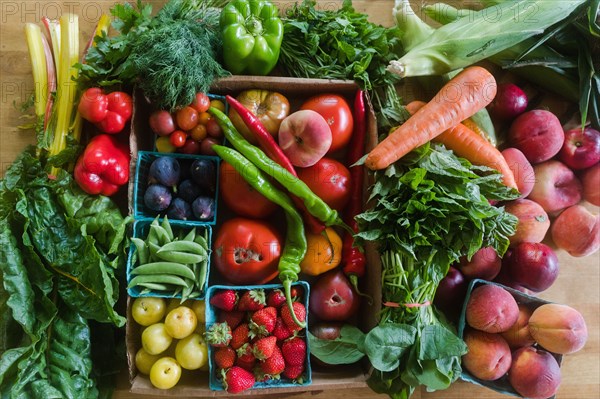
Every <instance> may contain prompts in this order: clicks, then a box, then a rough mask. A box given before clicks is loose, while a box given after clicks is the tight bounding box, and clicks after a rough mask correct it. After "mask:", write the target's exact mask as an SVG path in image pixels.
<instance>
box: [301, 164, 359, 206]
mask: <svg viewBox="0 0 600 399" xmlns="http://www.w3.org/2000/svg"><path fill="white" fill-rule="evenodd" d="M297 173H298V177H299V178H300V180H302V181H303V182H304V183H306V185H307V186H308V187H309V188H310V189H311V190H312V191H313V192H314V193H315V194H316V195H317V196H319V197H320V198H321V199H322V200H323V201H325V203H326V204H327V205H329V206H330V207H332V208H333V209H335V210H337V211H342V210H343V209H344V206H346V204H347V203H348V200H349V199H350V185H351V179H350V171H349V170H348V168H346V167H345V166H344V164H342V163H341V162H338V161H336V160H335V159H331V158H327V157H324V158H321V159H320V160H319V161H318V162H317V163H316V164H314V165H313V166H309V167H307V168H298V170H297Z"/></svg>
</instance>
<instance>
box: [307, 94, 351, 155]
mask: <svg viewBox="0 0 600 399" xmlns="http://www.w3.org/2000/svg"><path fill="white" fill-rule="evenodd" d="M300 109H310V110H313V111H316V112H318V113H319V114H321V116H322V117H323V118H325V120H326V121H327V123H328V124H329V127H330V128H331V136H332V139H333V140H332V142H331V148H329V152H330V153H331V152H333V151H336V150H339V149H340V148H343V147H344V146H346V145H347V144H348V142H349V141H350V137H351V136H352V129H353V128H354V120H353V119H352V110H351V109H350V106H349V105H348V102H346V100H345V99H344V98H343V97H341V96H338V95H337V94H318V95H316V96H314V97H311V98H309V99H308V100H306V101H305V102H304V104H302V106H301V107H300Z"/></svg>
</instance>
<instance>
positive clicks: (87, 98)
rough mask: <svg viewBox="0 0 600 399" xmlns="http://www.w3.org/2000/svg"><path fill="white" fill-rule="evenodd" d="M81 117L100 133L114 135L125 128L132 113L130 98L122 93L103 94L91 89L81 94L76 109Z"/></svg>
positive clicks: (93, 88) (100, 90) (96, 89)
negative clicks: (93, 125)
mask: <svg viewBox="0 0 600 399" xmlns="http://www.w3.org/2000/svg"><path fill="white" fill-rule="evenodd" d="M77 110H78V111H79V114H81V117H82V118H83V119H85V120H87V121H89V122H91V123H94V124H95V125H96V126H97V127H98V128H99V129H100V130H101V131H102V132H104V133H110V134H115V133H119V132H120V131H122V130H123V129H124V128H125V124H126V123H127V122H128V121H129V118H131V113H132V112H133V100H132V99H131V96H130V95H129V94H127V93H124V92H122V91H115V92H112V93H110V94H104V92H103V91H102V89H100V88H98V87H92V88H89V89H87V90H86V91H85V92H83V95H82V96H81V99H80V100H79V106H78V107H77Z"/></svg>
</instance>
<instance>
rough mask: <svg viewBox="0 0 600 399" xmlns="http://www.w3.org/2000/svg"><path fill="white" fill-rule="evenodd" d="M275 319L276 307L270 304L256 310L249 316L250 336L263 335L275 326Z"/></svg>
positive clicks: (267, 333)
mask: <svg viewBox="0 0 600 399" xmlns="http://www.w3.org/2000/svg"><path fill="white" fill-rule="evenodd" d="M276 320H277V309H275V308H274V307H272V306H267V307H266V308H262V309H260V310H257V311H256V312H254V313H253V314H252V317H251V318H250V336H251V337H265V336H267V335H269V334H270V333H271V331H273V329H274V328H275V321H276Z"/></svg>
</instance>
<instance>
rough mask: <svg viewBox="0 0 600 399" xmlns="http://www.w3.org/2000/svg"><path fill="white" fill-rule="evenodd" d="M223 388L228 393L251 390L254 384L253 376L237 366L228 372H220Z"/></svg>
mask: <svg viewBox="0 0 600 399" xmlns="http://www.w3.org/2000/svg"><path fill="white" fill-rule="evenodd" d="M221 373H222V375H223V387H224V388H225V390H226V391H227V392H229V393H240V392H243V391H245V390H246V389H250V388H252V386H253V385H254V382H255V381H256V380H255V378H254V374H252V373H251V372H249V371H248V370H245V369H243V368H241V367H238V366H233V367H231V368H230V369H229V370H227V371H225V370H223V371H222V372H221Z"/></svg>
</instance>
